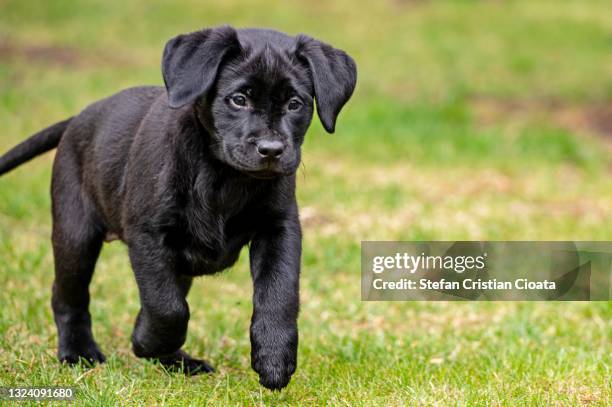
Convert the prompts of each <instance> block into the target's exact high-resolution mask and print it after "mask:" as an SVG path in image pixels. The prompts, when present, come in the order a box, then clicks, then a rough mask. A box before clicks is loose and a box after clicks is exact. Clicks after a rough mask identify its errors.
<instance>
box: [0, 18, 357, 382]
mask: <svg viewBox="0 0 612 407" xmlns="http://www.w3.org/2000/svg"><path fill="white" fill-rule="evenodd" d="M162 70H163V76H164V82H165V84H166V90H164V89H163V88H158V87H140V88H132V89H127V90H124V91H122V92H120V93H118V94H116V95H114V96H111V97H109V98H107V99H104V100H101V101H99V102H96V103H94V104H92V105H91V106H89V107H87V108H86V109H85V110H84V111H83V112H82V113H80V114H79V115H78V116H76V117H74V118H72V119H70V120H67V121H64V122H61V123H58V124H56V125H54V126H52V127H50V128H49V129H47V130H44V131H43V132H41V133H39V134H37V135H35V136H33V137H32V138H31V139H29V140H27V141H25V142H24V143H22V144H21V145H20V146H18V147H17V148H15V149H14V150H13V151H11V152H9V153H7V154H6V155H5V156H4V157H2V158H0V171H8V170H9V169H11V168H13V167H15V166H17V165H19V164H20V163H22V162H24V161H26V160H27V159H29V158H32V157H33V156H35V155H37V154H40V153H42V152H44V151H46V150H49V149H51V148H53V147H54V146H55V145H56V144H57V142H58V141H59V140H60V138H61V141H60V142H59V146H58V150H57V155H56V157H55V162H54V166H53V179H52V202H53V249H54V257H55V281H54V284H53V299H52V306H53V312H54V317H55V322H56V324H57V328H58V336H59V351H58V356H59V359H60V360H61V361H65V362H69V363H76V362H78V361H79V360H80V359H85V360H88V361H89V362H92V363H93V362H102V361H104V355H103V354H102V352H101V351H100V349H99V348H98V346H97V344H96V342H95V341H94V338H93V336H92V332H91V319H90V314H89V311H88V304H89V291H88V285H89V282H90V280H91V276H92V273H93V271H94V267H95V263H96V259H97V257H98V254H99V252H100V248H101V246H102V243H103V241H104V240H105V239H106V240H112V239H114V238H118V239H121V240H122V241H123V242H125V243H126V244H127V246H128V248H129V256H130V260H131V264H132V268H133V270H134V274H135V277H136V281H137V283H138V288H139V292H140V301H141V309H140V312H139V314H138V316H137V318H136V325H135V328H134V333H133V335H132V343H133V350H134V353H135V354H136V355H137V356H139V357H146V358H153V359H156V360H159V361H160V362H161V363H163V364H164V365H165V366H168V367H169V368H175V367H178V366H183V368H184V370H185V371H186V372H187V373H198V372H211V371H213V369H212V367H211V366H210V365H209V364H208V363H206V362H205V361H203V360H198V359H194V358H192V357H190V356H189V355H188V354H187V353H185V352H184V351H182V350H181V349H180V348H181V346H182V345H183V343H184V342H185V336H186V333H187V322H188V320H189V306H188V304H187V301H186V296H187V293H188V291H189V288H190V286H191V281H192V278H193V277H194V276H199V275H203V274H212V273H216V272H219V271H221V270H223V269H225V268H227V267H229V266H231V265H232V264H234V262H235V261H236V260H237V258H238V255H239V253H240V250H241V248H242V247H243V246H245V245H249V244H250V262H251V274H252V277H253V284H254V293H253V317H252V322H251V332H250V337H251V344H252V349H251V360H252V366H253V369H255V371H257V373H259V376H260V382H261V384H262V385H264V386H265V387H267V388H270V389H280V388H283V387H285V386H286V385H287V384H288V383H289V380H290V378H291V375H292V374H293V372H294V371H295V368H296V357H297V344H298V330H297V315H298V308H299V292H298V291H299V272H300V255H301V231H300V222H299V218H298V208H297V203H296V199H295V171H296V169H297V168H298V165H299V162H300V147H301V145H302V142H303V140H304V135H305V133H306V130H307V128H308V126H309V124H310V121H311V118H312V114H313V110H314V108H313V100H316V101H317V108H318V114H319V117H320V118H321V121H322V122H323V124H324V127H325V128H326V129H327V130H328V131H329V132H333V130H334V127H335V122H336V117H337V115H338V113H339V112H340V109H341V108H342V106H343V105H344V104H345V103H346V101H347V100H348V99H349V97H350V96H351V94H352V92H353V88H354V86H355V81H356V69H355V64H354V62H353V60H352V59H351V58H350V57H349V56H348V55H347V54H345V53H344V52H342V51H340V50H337V49H334V48H332V47H331V46H329V45H326V44H323V43H321V42H319V41H316V40H314V39H312V38H309V37H306V36H298V37H290V36H287V35H285V34H282V33H279V32H276V31H271V30H258V29H244V30H234V29H233V28H231V27H219V28H214V29H207V30H202V31H198V32H194V33H191V34H186V35H179V36H178V37H176V38H174V39H172V40H170V41H169V42H168V44H167V45H166V47H165V50H164V55H163V61H162Z"/></svg>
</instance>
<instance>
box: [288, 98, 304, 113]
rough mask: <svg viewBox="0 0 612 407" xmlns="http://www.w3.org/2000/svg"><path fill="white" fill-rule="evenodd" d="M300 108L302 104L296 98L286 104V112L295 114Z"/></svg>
mask: <svg viewBox="0 0 612 407" xmlns="http://www.w3.org/2000/svg"><path fill="white" fill-rule="evenodd" d="M301 107H302V102H300V100H299V99H298V98H293V99H291V100H290V101H289V103H288V104H287V110H289V111H290V112H297V111H298V110H300V108H301Z"/></svg>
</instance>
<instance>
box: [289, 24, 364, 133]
mask: <svg viewBox="0 0 612 407" xmlns="http://www.w3.org/2000/svg"><path fill="white" fill-rule="evenodd" d="M296 55H297V56H298V58H300V59H303V60H305V61H306V62H307V63H308V67H309V68H310V72H311V75H312V80H313V83H314V92H315V100H316V102H317V112H318V114H319V119H321V123H323V127H325V130H327V132H328V133H333V132H334V130H335V127H336V118H337V117H338V114H339V113H340V110H341V109H342V106H344V104H345V103H346V102H347V101H348V100H349V98H350V97H351V95H352V94H353V90H354V89H355V84H356V82H357V67H356V66H355V61H353V58H351V57H350V56H348V54H346V53H345V52H344V51H342V50H339V49H336V48H333V47H332V46H330V45H327V44H325V43H323V42H320V41H317V40H315V39H314V38H311V37H308V36H306V35H299V36H298V37H297V47H296Z"/></svg>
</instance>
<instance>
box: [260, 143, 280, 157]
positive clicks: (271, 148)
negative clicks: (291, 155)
mask: <svg viewBox="0 0 612 407" xmlns="http://www.w3.org/2000/svg"><path fill="white" fill-rule="evenodd" d="M284 150H285V145H284V144H283V143H282V142H281V141H277V140H261V141H259V142H258V143H257V152H258V153H259V155H260V156H262V157H264V158H278V157H280V156H281V154H283V151H284Z"/></svg>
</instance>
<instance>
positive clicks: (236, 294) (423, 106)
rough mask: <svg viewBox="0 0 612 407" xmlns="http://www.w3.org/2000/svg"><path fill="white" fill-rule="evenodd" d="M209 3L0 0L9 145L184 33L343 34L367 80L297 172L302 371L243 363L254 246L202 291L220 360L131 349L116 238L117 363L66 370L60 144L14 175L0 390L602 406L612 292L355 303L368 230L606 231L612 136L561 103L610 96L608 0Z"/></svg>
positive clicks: (113, 86)
mask: <svg viewBox="0 0 612 407" xmlns="http://www.w3.org/2000/svg"><path fill="white" fill-rule="evenodd" d="M85 3H86V4H87V5H85ZM209 3H210V2H200V1H195V0H192V1H181V2H179V1H175V2H165V1H144V0H140V1H132V2H119V1H115V0H113V1H111V0H105V1H102V0H99V1H98V0H97V1H89V2H77V1H76V0H72V1H71V0H61V1H59V0H58V1H42V0H38V1H19V0H0V123H1V127H0V128H1V133H0V134H1V135H0V151H4V150H6V149H8V148H9V147H10V146H12V145H14V144H16V143H17V142H18V141H20V140H22V139H24V138H25V137H27V136H28V135H29V134H31V133H33V132H35V131H36V130H39V129H41V128H43V127H45V126H46V125H49V124H51V123H53V122H55V121H58V120H60V119H63V118H65V117H67V116H69V115H73V114H75V113H76V112H78V111H79V110H80V109H82V108H83V107H84V106H85V105H87V104H88V103H90V102H92V101H94V100H96V99H98V98H101V97H103V96H106V95H109V94H111V93H113V92H115V91H117V90H119V89H121V88H124V87H127V86H133V85H139V84H150V83H153V84H161V83H162V82H161V74H160V72H159V58H160V55H161V50H162V48H163V45H164V42H165V40H167V39H168V38H170V37H171V36H173V35H175V34H177V33H180V32H186V31H192V30H194V29H197V28H200V27H203V26H210V25H218V24H222V23H230V24H233V25H236V26H270V27H275V28H277V29H280V30H284V31H288V32H291V33H297V32H306V33H309V34H310V35H312V36H315V37H319V38H321V39H325V40H326V41H328V42H330V43H332V44H334V45H336V46H338V47H341V48H344V49H345V50H347V51H348V52H349V53H350V54H351V55H353V56H354V57H355V59H356V60H357V63H358V67H359V84H358V88H357V91H356V93H355V96H354V98H353V99H352V100H351V102H350V103H349V105H348V106H347V108H346V109H345V110H344V111H343V113H342V115H341V117H340V121H339V124H338V127H337V133H336V134H335V135H333V136H329V135H326V134H325V133H324V131H323V129H322V127H321V125H320V124H319V123H318V122H317V121H316V120H315V121H314V122H313V126H312V129H311V130H310V132H309V135H308V137H307V142H306V145H305V151H304V165H303V167H302V169H301V170H300V173H299V176H298V179H299V181H298V182H299V191H298V194H299V201H300V205H301V207H302V216H303V224H304V256H303V262H302V263H303V274H302V276H303V277H302V304H303V305H302V311H301V315H300V322H299V324H300V330H301V337H300V348H299V367H298V370H297V373H296V374H295V376H294V378H293V380H292V382H291V384H290V385H289V387H288V388H287V389H285V390H284V391H282V392H280V393H272V392H269V391H267V390H265V389H263V388H261V387H260V386H259V385H258V381H257V376H256V374H255V373H254V372H253V371H251V369H250V361H249V339H248V325H249V320H250V313H251V304H250V295H251V287H250V285H251V283H250V278H249V273H248V264H247V259H246V257H247V256H245V255H244V253H243V256H242V257H241V259H240V261H239V263H238V264H237V265H236V266H235V267H233V269H232V270H230V271H228V272H226V273H223V274H222V275H220V276H217V277H207V278H201V279H199V280H197V282H196V283H195V285H194V287H193V289H192V292H191V294H190V298H189V301H190V306H191V310H192V318H191V324H190V328H189V335H188V340H187V344H186V346H185V348H186V349H187V350H189V351H190V352H192V353H193V354H195V355H198V356H203V357H205V358H207V359H208V360H210V361H211V362H212V363H213V364H214V365H215V366H216V367H217V369H218V373H216V374H215V375H212V376H204V377H195V378H185V377H183V376H180V375H174V374H167V373H166V372H164V371H163V370H162V369H161V368H160V367H158V366H156V365H154V364H151V363H149V362H145V361H142V360H138V359H136V358H135V357H134V356H133V355H132V354H131V351H130V341H129V336H130V333H131V328H132V325H133V320H134V318H135V315H136V313H137V310H138V302H137V289H136V285H135V282H134V281H133V278H132V276H131V270H130V267H129V264H128V260H127V255H126V250H125V248H124V247H123V246H121V245H120V244H118V243H113V244H111V245H107V246H106V248H105V250H104V252H103V255H102V257H101V259H100V261H99V263H98V267H97V271H96V274H95V276H94V281H93V284H92V297H93V299H92V304H91V312H92V315H93V321H94V334H95V336H96V338H97V339H98V342H99V343H100V345H101V347H102V349H103V351H105V353H106V355H107V356H108V359H109V360H108V363H106V364H104V365H102V366H99V367H96V368H95V369H92V370H88V369H85V368H67V367H60V366H59V365H58V364H57V362H56V360H55V357H54V353H55V342H56V339H57V338H56V333H55V327H54V325H53V323H52V316H51V313H50V307H49V302H50V296H49V294H50V287H51V282H52V279H53V261H52V252H51V247H50V240H49V235H50V227H51V225H50V219H51V218H50V202H49V193H48V191H49V180H50V167H51V162H52V156H51V155H46V156H44V157H41V158H39V159H37V160H35V161H33V162H31V163H29V164H28V165H27V166H24V167H22V168H19V169H18V170H16V171H15V172H13V173H11V174H10V175H8V176H6V177H3V178H2V179H0V287H2V290H0V332H1V335H0V364H1V366H2V369H0V386H15V385H44V386H48V385H70V386H74V387H75V388H76V389H77V399H78V400H79V405H80V404H86V405H108V404H118V403H121V404H147V405H148V404H155V405H159V404H169V405H184V404H192V405H201V404H206V403H210V404H216V403H219V404H232V405H235V404H298V403H303V404H317V405H319V404H339V405H405V404H429V405H432V404H440V405H447V404H460V405H472V404H477V405H489V404H492V405H516V404H528V405H544V404H554V405H567V404H594V405H606V404H608V403H609V399H610V393H611V390H612V389H611V386H610V382H611V380H610V372H609V369H610V363H611V358H610V354H611V353H612V346H611V337H612V328H611V325H610V318H611V316H612V306H611V305H610V302H601V303H535V302H532V303H444V302H439V303H415V302H404V303H382V302H381V303H364V302H361V301H360V287H359V284H360V277H359V273H360V272H359V270H360V264H359V261H360V260H359V259H360V254H359V247H360V241H361V240H377V239H378V240H392V239H404V240H413V239H423V240H427V239H430V240H434V239H443V240H453V239H497V240H502V239H505V240H518V239H521V240H524V239H542V240H544V239H548V240H564V239H567V240H612V216H611V215H612V212H611V211H612V182H611V181H610V180H611V175H610V171H611V168H612V163H611V161H610V158H609V157H610V153H611V152H612V147H611V144H610V140H611V139H606V138H607V137H610V134H593V132H591V131H589V126H586V127H585V126H579V125H573V124H572V123H573V122H575V121H571V122H572V123H570V124H569V125H568V124H567V121H566V120H561V119H560V116H562V114H561V112H560V109H561V110H562V109H565V110H568V109H569V110H571V111H572V112H574V113H576V114H579V115H580V117H587V118H588V117H590V116H588V115H586V114H583V113H584V112H586V111H589V109H590V108H591V107H592V106H599V105H602V104H603V105H605V106H608V108H610V106H611V105H612V102H611V99H612V53H610V46H611V44H612V42H611V39H612V14H611V13H610V12H609V2H607V1H604V0H601V1H597V0H593V1H589V2H588V3H587V2H584V1H579V0H575V1H552V0H551V1H527V0H525V1H508V2H499V1H476V0H473V1H469V0H462V1H441V0H440V1H433V0H431V1H426V0H387V1H381V2H355V1H348V0H346V1H345V0H340V1H334V2H332V3H331V4H330V3H329V2H321V1H298V2H284V3H279V2H271V1H264V2H261V1H258V2H254V1H238V0H231V1H224V2H222V3H221V2H218V5H216V6H213V5H212V3H210V4H209ZM262 3H263V5H262ZM7 44H8V45H7ZM45 50H46V51H45ZM58 54H59V55H60V57H58V56H57V55H58ZM62 55H63V56H62ZM479 103H480V104H479ZM483 103H484V105H485V107H486V108H487V109H488V110H487V109H484V110H485V113H483V111H482V110H483V109H482V104H483ZM512 105H515V106H523V108H520V109H511V108H507V107H506V108H504V106H512ZM499 106H502V108H501V109H500V107H499ZM532 106H548V107H546V108H544V109H541V108H532ZM490 108H492V109H493V110H494V111H496V113H495V114H494V115H493V118H491V117H489V116H490V115H489V114H487V113H486V111H489V110H490ZM497 110H501V111H497ZM604 133H605V132H604Z"/></svg>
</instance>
